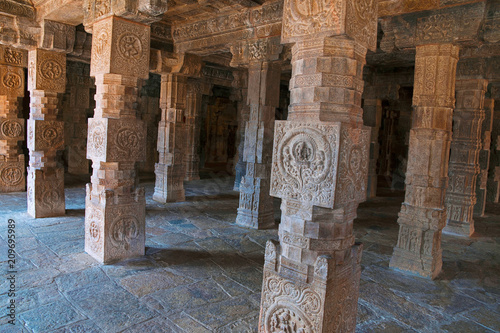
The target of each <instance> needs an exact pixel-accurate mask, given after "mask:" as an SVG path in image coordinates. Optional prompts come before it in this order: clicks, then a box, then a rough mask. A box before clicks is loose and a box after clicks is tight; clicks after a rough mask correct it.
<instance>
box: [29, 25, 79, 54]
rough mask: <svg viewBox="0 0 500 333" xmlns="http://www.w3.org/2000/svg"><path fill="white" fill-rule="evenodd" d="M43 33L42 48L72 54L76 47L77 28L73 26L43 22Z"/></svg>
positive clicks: (40, 44) (40, 45)
mask: <svg viewBox="0 0 500 333" xmlns="http://www.w3.org/2000/svg"><path fill="white" fill-rule="evenodd" d="M41 27H42V31H41V34H40V41H39V43H38V45H39V47H40V48H43V49H46V50H52V51H58V52H65V53H71V52H73V47H74V45H75V35H76V27H75V26H73V25H69V24H65V23H61V22H56V21H50V20H43V21H42V23H41Z"/></svg>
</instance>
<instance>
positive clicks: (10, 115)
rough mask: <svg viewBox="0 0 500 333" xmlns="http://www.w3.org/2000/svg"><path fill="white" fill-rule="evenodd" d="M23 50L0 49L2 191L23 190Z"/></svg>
mask: <svg viewBox="0 0 500 333" xmlns="http://www.w3.org/2000/svg"><path fill="white" fill-rule="evenodd" d="M23 67H27V54H26V53H25V52H24V51H20V50H16V49H13V48H10V47H4V46H0V80H1V82H0V192H17V191H24V190H25V187H26V177H25V164H24V163H25V158H24V154H23V153H22V150H21V148H20V146H19V141H23V140H24V119H23V117H22V116H21V115H20V114H21V105H22V103H21V98H22V97H23V96H24V84H25V82H24V69H23Z"/></svg>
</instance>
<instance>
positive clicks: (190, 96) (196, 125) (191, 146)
mask: <svg viewBox="0 0 500 333" xmlns="http://www.w3.org/2000/svg"><path fill="white" fill-rule="evenodd" d="M202 92H203V84H202V83H201V82H198V81H196V80H194V79H192V80H188V85H187V94H186V154H185V156H184V163H185V165H186V176H185V178H184V180H188V181H189V180H196V179H200V172H199V168H200V156H199V155H198V148H199V146H200V119H199V117H200V112H201V99H202Z"/></svg>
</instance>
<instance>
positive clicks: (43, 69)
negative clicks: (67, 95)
mask: <svg viewBox="0 0 500 333" xmlns="http://www.w3.org/2000/svg"><path fill="white" fill-rule="evenodd" d="M62 74H63V69H62V67H61V65H60V64H59V63H57V62H56V61H54V60H51V59H48V60H45V61H43V62H42V64H41V65H40V75H41V76H42V77H43V78H44V79H47V80H57V79H59V78H60V77H61V76H62Z"/></svg>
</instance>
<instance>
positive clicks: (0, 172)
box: [0, 155, 26, 193]
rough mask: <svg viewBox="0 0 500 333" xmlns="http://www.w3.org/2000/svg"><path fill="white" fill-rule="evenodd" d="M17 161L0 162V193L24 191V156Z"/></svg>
mask: <svg viewBox="0 0 500 333" xmlns="http://www.w3.org/2000/svg"><path fill="white" fill-rule="evenodd" d="M21 156H22V159H21V158H20V159H19V161H14V162H0V193H8V192H22V191H25V190H26V177H25V165H24V155H21Z"/></svg>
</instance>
